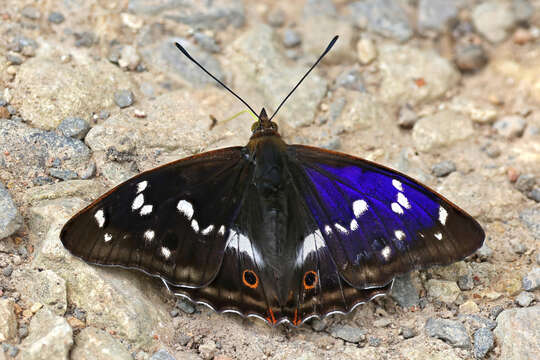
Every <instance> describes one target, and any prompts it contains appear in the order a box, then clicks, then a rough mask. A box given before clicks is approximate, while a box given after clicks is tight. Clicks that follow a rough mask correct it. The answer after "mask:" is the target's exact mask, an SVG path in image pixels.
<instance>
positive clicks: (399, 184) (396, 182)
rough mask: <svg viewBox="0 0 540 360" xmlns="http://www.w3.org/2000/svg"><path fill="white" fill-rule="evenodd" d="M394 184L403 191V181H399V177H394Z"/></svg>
mask: <svg viewBox="0 0 540 360" xmlns="http://www.w3.org/2000/svg"><path fill="white" fill-rule="evenodd" d="M392 185H394V187H395V188H396V189H398V190H399V191H403V184H401V181H399V180H397V179H393V180H392Z"/></svg>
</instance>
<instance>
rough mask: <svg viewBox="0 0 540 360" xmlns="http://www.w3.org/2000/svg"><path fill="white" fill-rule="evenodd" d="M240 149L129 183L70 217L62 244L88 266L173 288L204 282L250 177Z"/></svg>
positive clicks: (215, 270) (183, 163) (215, 267)
mask: <svg viewBox="0 0 540 360" xmlns="http://www.w3.org/2000/svg"><path fill="white" fill-rule="evenodd" d="M244 150H245V149H244V148H241V147H234V148H227V149H222V150H219V151H212V152H207V153H204V154H200V155H196V156H192V157H189V158H186V159H183V160H179V161H176V162H173V163H170V164H167V165H164V166H162V167H159V168H157V169H153V170H151V171H147V172H144V173H141V174H140V175H137V176H136V177H134V178H131V179H130V180H128V181H126V182H124V183H123V184H121V185H119V186H117V187H115V188H114V189H112V190H111V191H109V192H108V193H107V194H105V195H103V196H102V197H101V198H99V199H98V200H97V201H95V202H94V203H92V204H91V205H89V206H88V207H86V208H85V209H83V210H82V211H80V212H79V213H78V214H77V215H75V216H74V217H73V218H71V219H70V220H69V221H68V222H67V223H66V225H65V226H64V228H63V229H62V232H61V235H60V237H61V240H62V243H63V244H64V246H65V247H66V248H67V249H68V250H69V251H70V252H71V253H73V254H74V255H76V256H78V257H80V258H82V259H84V260H86V261H87V262H90V263H94V264H100V265H113V266H121V267H125V268H135V269H138V270H142V271H144V272H146V273H148V274H151V275H154V276H159V277H161V278H163V279H165V280H167V281H168V282H170V283H172V284H176V285H183V286H188V287H201V286H204V285H206V284H208V283H210V282H211V281H212V280H213V279H214V278H215V277H216V275H217V273H218V271H219V269H220V267H221V263H222V259H223V256H224V250H225V247H226V241H227V238H226V236H227V233H228V232H229V227H230V225H231V224H232V223H233V221H234V219H235V218H236V216H237V215H238V212H239V208H240V204H241V203H242V196H243V195H244V193H243V190H242V189H246V188H247V184H248V183H249V179H250V177H251V176H250V171H251V167H250V166H249V162H248V161H247V160H245V156H244Z"/></svg>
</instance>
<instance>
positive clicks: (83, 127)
mask: <svg viewBox="0 0 540 360" xmlns="http://www.w3.org/2000/svg"><path fill="white" fill-rule="evenodd" d="M57 130H58V131H60V132H61V133H62V134H63V135H64V136H67V137H73V138H76V139H80V140H82V139H83V138H84V137H85V136H86V133H87V132H88V130H90V124H89V123H88V121H86V120H84V119H82V118H79V117H68V118H65V119H64V120H62V122H61V123H60V125H58V127H57Z"/></svg>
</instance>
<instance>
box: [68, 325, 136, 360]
mask: <svg viewBox="0 0 540 360" xmlns="http://www.w3.org/2000/svg"><path fill="white" fill-rule="evenodd" d="M70 359H71V360H85V359H94V360H109V359H110V360H132V359H133V358H132V357H131V354H130V353H129V352H128V351H127V350H126V349H125V348H124V346H123V345H122V344H120V343H119V342H118V341H117V340H116V339H114V338H113V337H112V336H111V335H110V334H109V333H108V332H106V331H103V330H99V329H96V328H93V327H87V328H84V329H82V330H81V332H80V333H79V334H77V336H76V337H75V346H74V347H73V350H72V351H71V357H70Z"/></svg>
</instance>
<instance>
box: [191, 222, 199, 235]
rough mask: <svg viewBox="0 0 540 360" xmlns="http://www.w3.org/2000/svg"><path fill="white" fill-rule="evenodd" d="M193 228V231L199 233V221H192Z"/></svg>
mask: <svg viewBox="0 0 540 360" xmlns="http://www.w3.org/2000/svg"><path fill="white" fill-rule="evenodd" d="M191 228H192V229H193V231H195V232H199V223H198V222H197V220H195V219H193V220H191Z"/></svg>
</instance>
